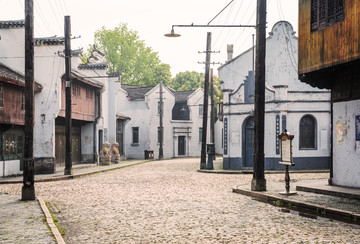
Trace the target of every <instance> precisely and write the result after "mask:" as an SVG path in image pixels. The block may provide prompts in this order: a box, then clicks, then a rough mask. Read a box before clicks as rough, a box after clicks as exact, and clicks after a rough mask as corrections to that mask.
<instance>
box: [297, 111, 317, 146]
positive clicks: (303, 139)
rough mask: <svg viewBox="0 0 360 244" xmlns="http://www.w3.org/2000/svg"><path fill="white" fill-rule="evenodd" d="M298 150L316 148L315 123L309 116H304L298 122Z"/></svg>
mask: <svg viewBox="0 0 360 244" xmlns="http://www.w3.org/2000/svg"><path fill="white" fill-rule="evenodd" d="M299 147H300V149H315V148H316V121H315V118H314V117H313V116H311V115H305V116H304V117H302V118H301V120H300V143H299Z"/></svg>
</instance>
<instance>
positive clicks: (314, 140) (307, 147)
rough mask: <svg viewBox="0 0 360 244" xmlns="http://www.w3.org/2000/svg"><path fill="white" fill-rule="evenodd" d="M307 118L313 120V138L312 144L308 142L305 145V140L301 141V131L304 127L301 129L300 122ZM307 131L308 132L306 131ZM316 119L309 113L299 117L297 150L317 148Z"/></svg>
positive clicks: (302, 131)
mask: <svg viewBox="0 0 360 244" xmlns="http://www.w3.org/2000/svg"><path fill="white" fill-rule="evenodd" d="M307 118H310V119H311V120H312V122H313V131H312V133H313V140H312V143H313V146H311V145H310V144H307V145H306V142H304V141H303V139H302V138H303V133H305V132H304V129H303V127H302V126H303V125H302V122H303V121H304V120H305V119H307ZM307 133H309V132H307ZM317 134H318V133H317V120H316V118H315V117H314V116H313V115H311V114H305V115H304V116H302V117H301V119H300V120H299V150H317Z"/></svg>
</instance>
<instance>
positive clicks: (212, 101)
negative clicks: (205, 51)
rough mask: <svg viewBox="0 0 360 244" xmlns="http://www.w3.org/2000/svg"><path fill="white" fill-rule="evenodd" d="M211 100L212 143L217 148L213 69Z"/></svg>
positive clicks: (211, 70) (212, 71)
mask: <svg viewBox="0 0 360 244" xmlns="http://www.w3.org/2000/svg"><path fill="white" fill-rule="evenodd" d="M210 99H211V108H210V113H211V115H210V143H213V144H214V148H215V128H214V127H215V113H214V112H215V111H214V70H213V69H212V68H211V69H210Z"/></svg>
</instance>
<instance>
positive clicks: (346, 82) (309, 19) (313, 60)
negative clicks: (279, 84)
mask: <svg viewBox="0 0 360 244" xmlns="http://www.w3.org/2000/svg"><path fill="white" fill-rule="evenodd" d="M359 30H360V2H359V1H358V0H299V42H298V44H299V66H298V72H299V78H300V80H301V81H303V82H306V83H308V84H310V85H312V86H315V87H319V88H328V89H332V91H333V92H332V98H333V101H337V100H353V99H358V98H360V90H359V85H358V84H359V82H360V75H359V71H358V70H359V69H358V67H359V64H360V31H359Z"/></svg>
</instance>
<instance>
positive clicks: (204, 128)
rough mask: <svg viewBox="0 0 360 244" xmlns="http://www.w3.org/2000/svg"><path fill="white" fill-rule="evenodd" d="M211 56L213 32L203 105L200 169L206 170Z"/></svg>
mask: <svg viewBox="0 0 360 244" xmlns="http://www.w3.org/2000/svg"><path fill="white" fill-rule="evenodd" d="M210 54H211V32H208V33H207V39H206V61H205V84H204V105H203V124H202V140H201V161H200V169H206V134H207V133H206V132H207V116H208V99H209V98H208V96H209V95H208V94H209V72H210Z"/></svg>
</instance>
